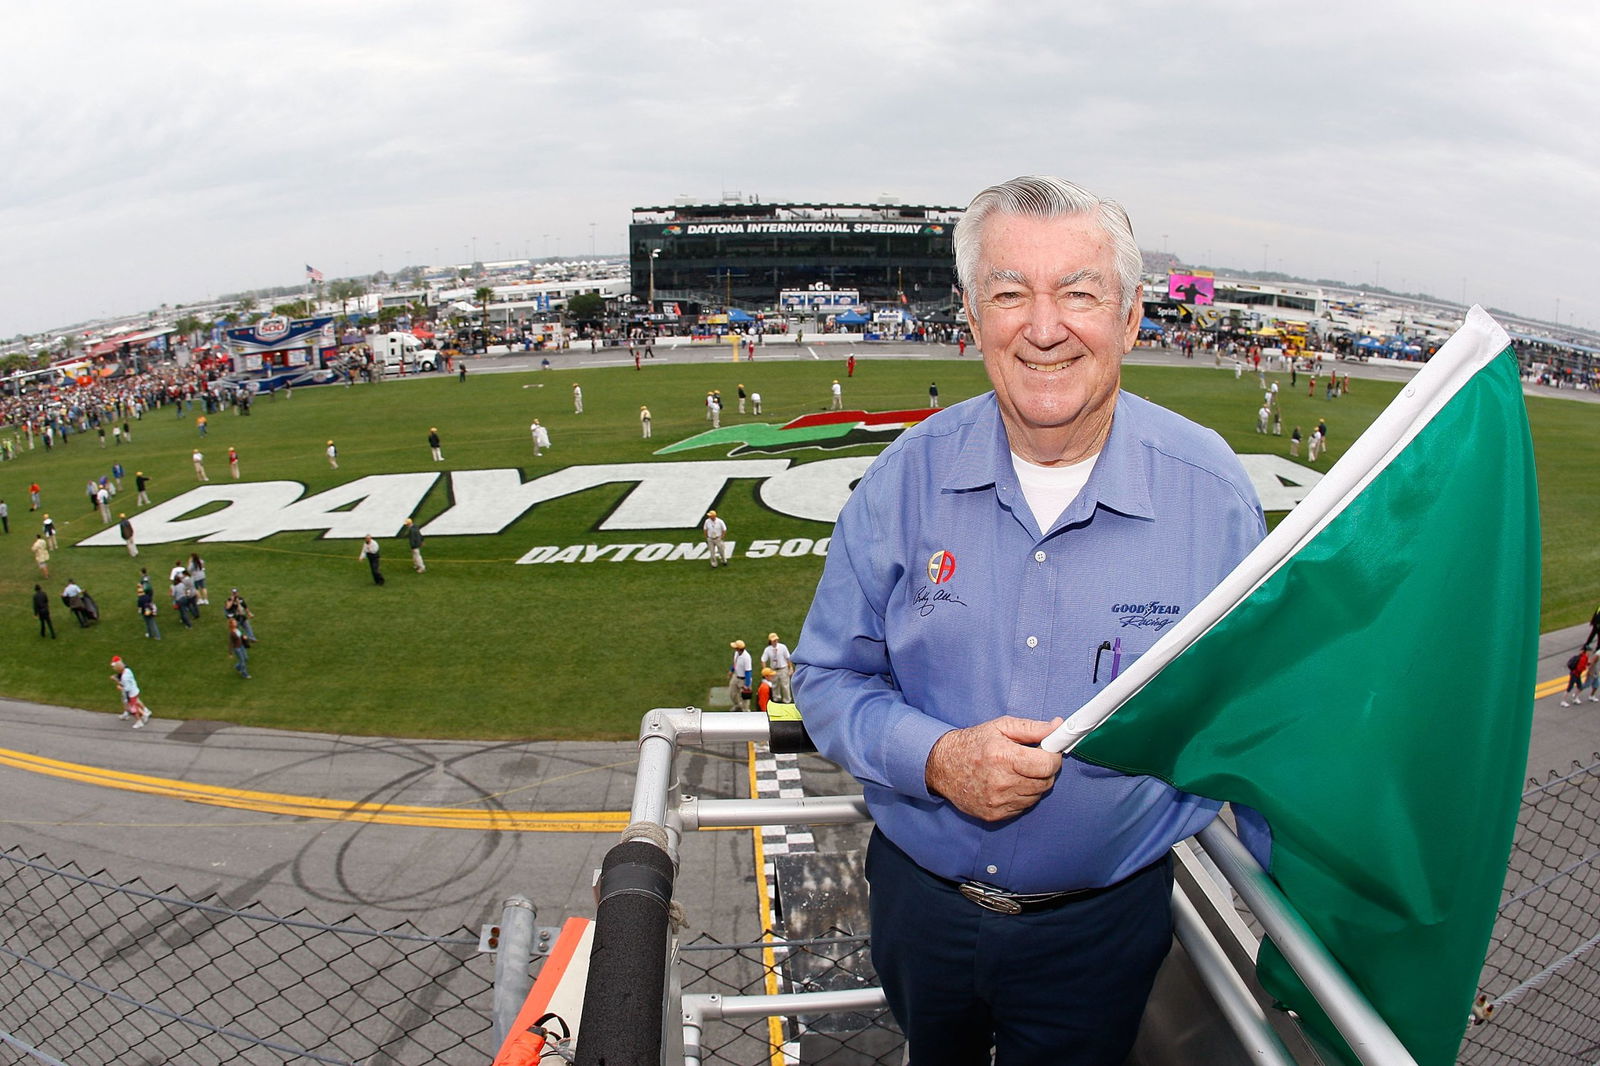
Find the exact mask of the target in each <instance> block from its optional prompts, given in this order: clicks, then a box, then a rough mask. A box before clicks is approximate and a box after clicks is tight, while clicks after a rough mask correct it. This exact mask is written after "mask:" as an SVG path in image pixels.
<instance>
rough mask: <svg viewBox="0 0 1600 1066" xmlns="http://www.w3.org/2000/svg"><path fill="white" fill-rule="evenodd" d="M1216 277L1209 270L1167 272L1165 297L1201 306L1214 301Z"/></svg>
mask: <svg viewBox="0 0 1600 1066" xmlns="http://www.w3.org/2000/svg"><path fill="white" fill-rule="evenodd" d="M1216 291H1217V279H1216V276H1215V275H1214V274H1212V273H1211V272H1210V271H1196V272H1195V273H1193V274H1176V273H1173V274H1168V275H1167V298H1168V299H1171V300H1176V301H1178V302H1179V303H1185V304H1193V305H1194V306H1196V307H1202V306H1204V305H1206V304H1209V303H1215V302H1216Z"/></svg>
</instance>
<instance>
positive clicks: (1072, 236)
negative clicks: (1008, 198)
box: [966, 212, 1141, 465]
mask: <svg viewBox="0 0 1600 1066" xmlns="http://www.w3.org/2000/svg"><path fill="white" fill-rule="evenodd" d="M975 288H976V290H977V291H976V292H974V293H968V294H967V296H966V299H967V315H968V318H969V319H970V321H971V325H972V331H973V336H974V337H975V338H976V339H977V341H978V344H979V346H980V348H981V349H982V351H983V363H984V369H985V370H986V371H987V372H988V374H989V381H990V383H991V384H992V385H993V386H994V391H995V396H996V397H997V399H998V400H999V403H1000V414H1001V417H1002V419H1004V421H1005V426H1006V433H1007V435H1008V437H1009V438H1010V441H1011V448H1012V450H1013V451H1015V452H1016V453H1017V454H1018V455H1020V456H1022V458H1024V459H1027V460H1028V461H1030V462H1033V463H1039V464H1042V465H1047V464H1051V463H1061V462H1077V461H1078V460H1081V459H1085V458H1087V457H1088V456H1090V455H1093V454H1094V453H1095V452H1097V451H1098V450H1099V448H1100V446H1101V445H1102V444H1104V443H1105V439H1106V436H1107V435H1108V434H1109V433H1110V431H1111V416H1112V411H1113V409H1114V408H1115V406H1116V396H1117V390H1118V388H1120V387H1121V381H1122V357H1123V356H1124V355H1125V354H1127V352H1128V350H1129V349H1130V348H1131V347H1132V346H1133V342H1134V339H1135V338H1136V337H1137V336H1138V330H1139V315H1140V309H1141V305H1140V301H1139V293H1138V292H1135V293H1134V299H1133V300H1132V302H1131V304H1130V306H1129V307H1128V309H1127V311H1123V310H1122V299H1121V297H1122V290H1121V284H1120V282H1119V280H1118V278H1117V273H1116V261H1115V256H1114V252H1113V249H1112V244H1111V239H1110V238H1109V237H1108V236H1106V233H1105V231H1104V230H1103V229H1101V227H1100V225H1099V223H1098V221H1097V220H1096V219H1094V218H1093V217H1092V216H1087V215H1066V216H1061V217H1057V218H1048V219H1045V218H1033V217H1029V216H1025V215H1013V214H1005V213H999V212H997V213H996V214H994V215H993V216H991V217H990V218H989V219H988V221H987V223H986V224H985V226H984V229H983V238H982V243H981V245H980V253H979V256H978V271H977V278H976V285H975Z"/></svg>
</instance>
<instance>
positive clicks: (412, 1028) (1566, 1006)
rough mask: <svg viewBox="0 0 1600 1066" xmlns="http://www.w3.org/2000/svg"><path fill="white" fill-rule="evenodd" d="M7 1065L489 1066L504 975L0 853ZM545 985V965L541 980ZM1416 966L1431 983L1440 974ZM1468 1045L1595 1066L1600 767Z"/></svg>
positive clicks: (740, 1030)
mask: <svg viewBox="0 0 1600 1066" xmlns="http://www.w3.org/2000/svg"><path fill="white" fill-rule="evenodd" d="M0 928H3V929H4V937H3V940H0V1048H4V1049H5V1051H4V1053H3V1054H0V1060H3V1061H17V1062H42V1063H69V1064H74V1066H76V1064H81V1063H90V1062H97V1063H98V1062H129V1063H138V1062H152V1063H153V1062H207V1063H219V1064H230V1063H249V1064H255V1063H261V1064H268V1063H272V1064H278V1063H284V1062H315V1063H330V1064H333V1063H348V1064H352V1066H354V1064H358V1063H359V1064H362V1066H389V1064H395V1066H405V1064H412V1063H416V1064H422V1063H441V1064H446V1066H455V1064H462V1066H467V1064H471V1066H483V1064H485V1063H487V1062H489V1061H490V1060H492V1058H493V1056H494V1050H495V1049H494V1048H493V1047H492V1043H493V1040H492V1033H491V1020H490V1004H491V1002H492V990H493V977H494V960H493V956H491V955H487V954H482V953H480V952H479V950H478V936H477V934H476V933H475V932H473V931H471V930H467V929H462V930H458V931H456V932H455V933H452V934H450V935H446V936H432V935H427V934H424V933H422V932H419V931H418V930H416V929H414V928H413V927H412V926H410V925H409V923H408V924H406V925H402V926H399V927H396V928H393V929H387V930H375V929H370V928H366V927H363V926H361V925H359V924H357V923H356V922H355V921H354V920H347V921H344V922H337V923H328V922H323V921H320V920H317V919H316V918H314V917H313V916H311V915H309V914H307V913H306V912H303V911H301V912H296V913H294V914H291V915H288V916H278V915H274V914H271V913H270V912H268V911H266V910H265V909H264V908H262V907H260V906H257V905H252V906H246V907H241V908H235V907H229V906H225V905H223V904H222V903H220V902H218V901H216V900H215V899H214V898H213V899H212V900H210V901H201V902H196V901H193V900H191V899H188V898H186V897H185V896H184V894H183V893H182V892H180V891H179V890H178V889H176V888H169V889H166V890H162V891H156V890H151V889H149V888H148V887H146V886H144V885H143V884H141V883H139V882H131V883H119V882H117V881H115V880H114V879H112V878H110V877H108V876H106V875H105V874H84V873H82V872H79V871H78V870H77V869H76V868H75V867H72V866H70V865H69V866H66V867H64V868H58V867H55V866H53V865H51V864H50V863H49V862H48V861H47V860H45V859H44V858H41V857H27V856H25V855H23V854H22V853H21V852H20V851H19V850H18V849H15V848H13V849H11V850H9V851H6V852H4V853H0ZM867 949H868V940H867V938H866V937H864V936H859V935H853V934H849V933H843V932H841V931H839V930H837V929H830V930H828V931H827V933H826V935H823V936H818V937H814V938H810V939H795V940H782V939H777V938H774V939H762V937H761V936H760V935H757V936H754V937H752V938H751V939H750V940H749V941H748V942H738V943H724V942H721V941H719V940H717V939H716V938H714V937H712V936H711V935H709V934H707V933H701V934H699V935H698V936H696V937H694V938H693V939H691V940H690V941H689V942H687V943H685V944H683V945H682V946H681V948H680V951H679V960H680V961H679V976H680V978H681V981H682V988H683V991H684V992H685V993H686V994H693V993H717V994H719V995H723V996H728V995H765V994H767V993H769V992H773V991H789V992H808V991H818V990H824V989H837V988H842V987H861V986H864V985H869V984H872V983H875V980H876V978H875V976H874V974H873V971H872V965H871V962H870V960H869V958H868V950H867ZM536 965H537V963H536ZM1425 966H1426V963H1425V961H1419V972H1421V969H1425ZM1480 987H1481V989H1482V992H1483V996H1482V999H1481V1002H1480V1007H1479V1010H1478V1011H1477V1014H1478V1018H1477V1019H1476V1022H1477V1024H1475V1025H1473V1026H1472V1027H1471V1028H1470V1029H1469V1030H1468V1031H1467V1034H1466V1038H1465V1040H1464V1041H1463V1044H1462V1048H1461V1053H1460V1056H1459V1062H1460V1063H1462V1064H1466V1066H1502V1064H1504V1066H1512V1064H1527V1066H1567V1064H1571V1066H1579V1064H1583V1066H1592V1064H1593V1063H1595V1062H1596V1061H1600V755H1597V756H1595V758H1594V761H1593V762H1592V763H1591V764H1590V765H1588V766H1583V767H1578V766H1574V768H1573V770H1572V771H1571V772H1570V773H1567V774H1564V775H1560V776H1557V775H1556V774H1554V773H1552V774H1551V776H1550V780H1548V781H1546V782H1544V783H1542V784H1537V785H1535V786H1534V787H1531V788H1530V789H1529V790H1528V791H1527V792H1526V793H1525V794H1524V797H1523V806H1522V813H1521V817H1520V820H1519V824H1518V828H1517V835H1516V840H1515V843H1514V845H1513V848H1512V853H1511V860H1510V864H1509V867H1508V870H1507V875H1506V887H1505V893H1504V898H1503V900H1502V903H1501V907H1500V916H1499V921H1498V922H1497V924H1496V927H1495V932H1494V938H1493V940H1492V942H1491V944H1490V951H1489V957H1488V960H1487V962H1486V964H1485V967H1484V971H1483V977H1482V980H1481V985H1480ZM701 1048H702V1051H703V1053H704V1056H705V1061H706V1062H708V1063H724V1064H728V1066H752V1064H756V1063H768V1062H772V1061H774V1057H775V1050H774V1049H778V1052H777V1054H778V1055H780V1056H781V1059H780V1061H781V1060H787V1061H791V1062H804V1063H808V1064H809V1063H818V1064H827V1066H843V1064H845V1063H850V1064H858V1063H881V1064H884V1066H890V1064H894V1063H898V1062H900V1059H901V1056H902V1054H903V1039H902V1037H901V1036H900V1034H899V1031H898V1030H897V1029H896V1028H895V1026H894V1023H893V1021H892V1019H890V1018H889V1017H888V1015H887V1013H885V1012H877V1013H873V1014H851V1015H829V1016H825V1017H794V1018H780V1019H773V1020H769V1019H755V1020H751V1021H733V1020H729V1021H713V1022H710V1023H709V1024H708V1025H707V1026H706V1029H705V1031H704V1033H703V1034H702V1039H701Z"/></svg>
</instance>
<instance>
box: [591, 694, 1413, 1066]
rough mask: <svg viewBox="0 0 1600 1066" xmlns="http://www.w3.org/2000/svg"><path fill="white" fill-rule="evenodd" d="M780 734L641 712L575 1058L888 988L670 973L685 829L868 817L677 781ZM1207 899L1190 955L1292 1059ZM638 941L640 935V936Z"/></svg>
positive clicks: (851, 807) (1224, 1003) (1401, 1065)
mask: <svg viewBox="0 0 1600 1066" xmlns="http://www.w3.org/2000/svg"><path fill="white" fill-rule="evenodd" d="M802 732H803V731H802ZM771 734H772V724H771V723H769V721H768V719H767V717H766V715H764V714H759V713H715V714H706V713H704V712H702V711H700V710H699V709H697V708H687V709H683V710H667V709H656V710H652V711H650V712H649V713H647V714H646V715H645V717H644V721H643V724H642V726H641V729H640V742H639V770H638V774H637V777H636V778H635V789H634V798H633V806H632V810H631V818H630V825H629V827H628V829H627V830H626V831H625V832H624V833H623V842H622V843H620V844H618V845H617V846H616V847H615V848H613V849H612V851H611V852H610V853H608V855H607V860H606V867H605V869H604V870H603V871H602V875H601V880H600V884H599V891H598V898H599V907H598V912H597V917H596V924H595V956H596V957H600V958H601V963H600V965H598V966H597V965H595V964H594V963H593V962H591V967H590V970H589V982H588V986H587V991H586V995H585V999H584V1011H583V1018H582V1021H581V1024H580V1027H579V1035H578V1042H577V1059H576V1061H577V1062H578V1063H579V1066H585V1064H595V1066H598V1064H600V1063H607V1062H621V1061H631V1062H663V1063H676V1062H679V1061H683V1062H686V1063H689V1064H692V1066H699V1063H701V1062H702V1061H703V1059H704V1049H703V1041H702V1039H701V1035H702V1029H703V1028H704V1026H705V1024H706V1022H707V1021H708V1020H709V1019H714V1018H715V1019H728V1018H751V1017H771V1018H776V1017H783V1016H794V1015H803V1014H825V1013H832V1012H840V1011H863V1010H881V1009H882V1007H883V1004H884V1000H883V997H882V990H881V989H879V988H875V987H868V988H858V989H850V990H845V991H840V992H824V993H807V992H791V993H780V994H777V995H736V996H728V995H718V994H712V995H693V994H691V995H683V994H681V992H679V987H680V986H679V983H678V982H677V981H676V980H675V979H673V974H672V973H671V970H672V966H673V961H674V959H675V958H677V957H678V955H679V954H680V953H678V952H677V951H675V950H674V949H673V948H672V947H671V946H670V940H671V935H670V933H671V921H672V919H671V914H672V888H673V885H672V880H673V876H674V874H675V871H676V868H677V862H678V850H679V845H680V843H681V840H682V836H683V834H684V833H685V832H688V831H691V830H695V829H701V828H714V827H731V826H749V825H793V824H809V825H824V824H841V823H849V822H861V821H867V820H868V815H867V811H866V806H865V801H864V799H863V798H862V797H861V796H859V795H855V796H833V797H820V798H816V797H805V798H799V799H777V800H769V799H749V800H739V799H724V800H701V799H695V798H693V797H681V796H676V795H674V793H673V789H672V782H673V781H674V780H675V777H674V771H673V760H674V758H675V756H676V753H677V750H678V747H679V746H680V745H703V744H716V743H728V742H752V743H764V742H767V741H768V740H769V738H771ZM771 739H774V747H775V749H776V748H777V747H779V745H780V743H781V744H785V745H786V744H791V743H796V742H797V741H796V740H795V738H793V737H787V738H784V739H783V740H782V741H779V740H777V738H771ZM791 750H793V749H791ZM1207 843H1208V848H1207V851H1208V853H1210V855H1211V859H1212V861H1213V863H1215V864H1216V865H1217V866H1219V867H1220V868H1221V869H1222V872H1223V873H1224V875H1225V876H1227V878H1228V880H1229V882H1230V883H1232V884H1233V885H1234V887H1235V888H1236V889H1238V890H1239V891H1240V892H1241V894H1242V895H1244V896H1245V897H1246V899H1247V900H1248V901H1249V902H1250V904H1251V906H1252V909H1253V910H1254V911H1255V912H1256V914H1257V916H1258V917H1259V918H1260V919H1261V921H1262V922H1263V924H1264V925H1265V926H1266V927H1267V929H1268V930H1269V932H1271V933H1272V934H1273V936H1274V939H1275V941H1276V942H1277V943H1278V946H1279V949H1280V950H1281V951H1282V953H1283V955H1284V957H1285V958H1286V959H1287V960H1288V961H1289V962H1290V964H1291V965H1292V966H1294V967H1295V969H1296V972H1297V974H1298V975H1299V977H1300V978H1301V980H1302V981H1303V982H1304V983H1305V984H1306V985H1307V987H1308V989H1310V990H1311V991H1312V993H1313V994H1314V995H1316V996H1317V998H1318V1002H1319V1003H1321V1004H1322V1005H1323V1007H1324V1009H1325V1010H1326V1011H1327V1013H1328V1014H1329V1016H1330V1018H1331V1019H1332V1020H1333V1022H1334V1024H1335V1025H1336V1026H1338V1028H1339V1030H1340V1032H1341V1034H1342V1035H1343V1036H1344V1037H1345V1039H1346V1040H1347V1041H1348V1042H1349V1044H1350V1045H1351V1047H1352V1048H1353V1049H1354V1050H1355V1051H1356V1053H1357V1054H1358V1055H1359V1056H1360V1058H1361V1061H1362V1062H1363V1063H1365V1064H1366V1066H1407V1064H1410V1063H1412V1059H1411V1057H1410V1055H1409V1054H1408V1053H1407V1052H1406V1051H1405V1049H1404V1047H1402V1046H1401V1045H1400V1043H1399V1041H1398V1040H1397V1039H1396V1038H1395V1037H1394V1035H1393V1033H1392V1032H1390V1030H1389V1029H1388V1027H1387V1025H1385V1024H1384V1023H1383V1021H1382V1019H1381V1018H1379V1017H1378V1015H1377V1013H1376V1012H1375V1011H1373V1009H1372V1008H1371V1006H1370V1004H1367V1003H1366V1001H1365V1000H1364V998H1363V997H1362V996H1361V995H1360V993H1359V992H1358V991H1357V990H1356V989H1355V987H1354V985H1353V984H1351V982H1350V981H1349V978H1348V977H1347V976H1345V974H1344V973H1343V972H1342V970H1340V969H1339V968H1338V966H1337V965H1336V964H1335V963H1334V962H1333V960H1332V958H1331V956H1329V955H1328V954H1327V952H1326V950H1325V949H1323V948H1321V945H1320V944H1317V943H1316V942H1315V941H1314V940H1313V939H1311V938H1310V935H1309V933H1308V932H1307V931H1306V930H1305V929H1304V925H1303V923H1302V922H1299V921H1298V919H1297V917H1296V916H1295V915H1294V914H1293V912H1292V911H1290V910H1289V908H1288V906H1287V904H1286V903H1285V902H1284V900H1283V899H1282V896H1281V895H1280V894H1279V893H1277V891H1276V888H1275V887H1273V886H1272V885H1271V882H1270V881H1269V880H1268V879H1267V877H1266V876H1265V874H1264V873H1262V872H1261V870H1260V868H1259V867H1258V866H1255V865H1254V861H1253V860H1251V859H1250V857H1249V855H1248V853H1246V852H1245V851H1244V848H1243V846H1242V845H1240V844H1239V842H1238V840H1237V838H1236V837H1234V836H1233V835H1232V833H1231V832H1230V831H1229V830H1227V829H1226V828H1224V827H1221V826H1213V827H1212V828H1211V829H1209V830H1208V831H1207ZM1191 876H1194V874H1193V872H1192V871H1191ZM1207 899H1208V897H1207V896H1206V895H1204V894H1200V895H1199V896H1198V897H1197V898H1193V899H1185V900H1184V902H1183V904H1181V905H1180V907H1179V912H1178V913H1179V918H1178V921H1179V928H1180V929H1182V930H1183V938H1182V941H1183V942H1184V943H1185V947H1186V950H1188V951H1189V954H1190V956H1191V957H1192V958H1196V959H1197V960H1198V961H1197V963H1196V969H1197V972H1198V974H1199V977H1200V980H1201V981H1202V982H1203V983H1204V985H1205V987H1206V989H1207V991H1208V992H1209V993H1210V995H1211V997H1212V998H1213V999H1214V1000H1215V1001H1216V1002H1217V1003H1218V1004H1219V1006H1220V1009H1221V1013H1222V1014H1223V1016H1224V1018H1225V1019H1226V1021H1227V1023H1228V1024H1229V1026H1230V1028H1231V1030H1232V1032H1233V1035H1234V1037H1235V1039H1236V1040H1237V1041H1238V1043H1239V1045H1240V1046H1241V1047H1243V1048H1244V1049H1246V1053H1247V1054H1248V1055H1249V1056H1250V1057H1251V1061H1255V1062H1262V1063H1269V1064H1281V1066H1292V1064H1293V1063H1294V1062H1295V1061H1296V1060H1295V1059H1294V1058H1293V1057H1292V1056H1291V1055H1290V1053H1289V1052H1288V1050H1287V1049H1286V1047H1285V1046H1284V1043H1283V1041H1282V1040H1281V1039H1279V1037H1278V1036H1277V1035H1276V1033H1275V1032H1274V1031H1273V1029H1272V1027H1271V1026H1270V1025H1269V1024H1268V1023H1267V1020H1266V1015H1265V1012H1264V1011H1263V1009H1262V1006H1261V1001H1260V999H1259V998H1258V994H1257V992H1256V991H1255V990H1253V989H1252V987H1251V985H1250V981H1251V980H1253V971H1251V972H1250V973H1248V974H1245V973H1241V972H1240V970H1239V968H1237V966H1236V963H1235V962H1234V961H1233V960H1232V959H1231V958H1230V956H1229V953H1228V952H1227V951H1226V950H1225V949H1224V948H1223V946H1222V945H1221V944H1220V943H1218V942H1217V941H1216V938H1215V936H1214V934H1213V933H1212V932H1211V931H1210V929H1209V928H1207V926H1206V924H1205V923H1204V922H1201V921H1199V920H1198V916H1197V914H1193V913H1190V912H1191V911H1194V909H1195V908H1196V907H1198V906H1201V905H1205V904H1206V902H1207ZM628 945H635V946H637V945H643V947H642V948H639V947H635V948H634V949H633V950H630V949H629V948H628ZM1191 945H1192V946H1191ZM1230 975H1231V976H1230ZM679 1022H681V1026H680V1025H679V1024H678V1023H679Z"/></svg>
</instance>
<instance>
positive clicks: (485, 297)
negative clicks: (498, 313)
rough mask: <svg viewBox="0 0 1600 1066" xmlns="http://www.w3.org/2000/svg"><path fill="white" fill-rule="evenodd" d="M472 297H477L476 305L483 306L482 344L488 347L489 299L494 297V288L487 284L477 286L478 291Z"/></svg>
mask: <svg viewBox="0 0 1600 1066" xmlns="http://www.w3.org/2000/svg"><path fill="white" fill-rule="evenodd" d="M472 295H473V297H474V298H476V299H477V301H478V306H479V307H481V308H483V346H484V348H485V349H487V348H488V347H489V301H490V300H492V299H494V290H493V289H491V288H489V286H487V285H480V286H478V291H477V292H474V293H473V294H472Z"/></svg>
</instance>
